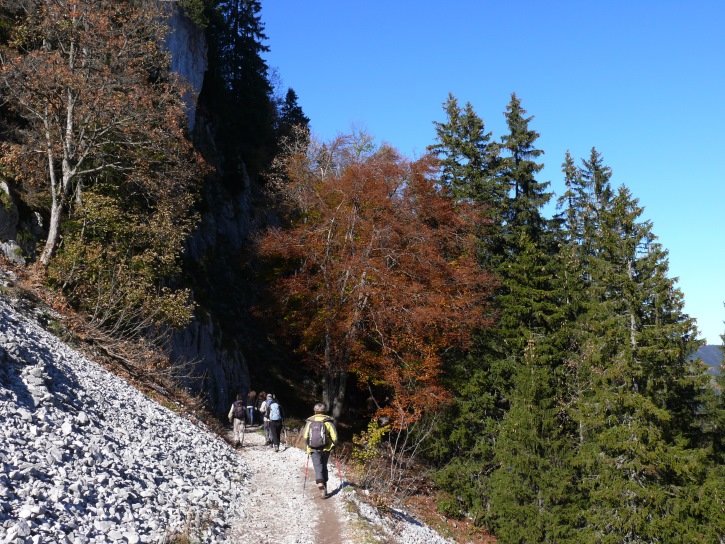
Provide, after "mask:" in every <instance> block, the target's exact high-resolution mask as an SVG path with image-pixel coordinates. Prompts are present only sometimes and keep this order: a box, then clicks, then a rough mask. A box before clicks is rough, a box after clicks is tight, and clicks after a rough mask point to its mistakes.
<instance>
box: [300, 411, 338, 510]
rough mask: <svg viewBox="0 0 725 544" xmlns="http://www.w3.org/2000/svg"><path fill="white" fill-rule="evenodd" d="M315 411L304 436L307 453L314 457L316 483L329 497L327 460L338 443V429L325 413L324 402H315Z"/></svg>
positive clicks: (325, 495) (307, 424)
mask: <svg viewBox="0 0 725 544" xmlns="http://www.w3.org/2000/svg"><path fill="white" fill-rule="evenodd" d="M314 411H315V415H313V416H312V417H308V418H307V421H306V423H305V431H304V435H303V436H304V439H305V444H307V455H309V456H310V458H311V459H312V466H313V467H314V469H315V483H316V484H317V488H318V489H319V490H320V496H321V497H322V498H323V499H324V498H325V497H327V461H328V460H329V459H330V452H331V451H332V448H334V447H335V444H336V443H337V429H335V423H334V421H333V419H332V418H331V417H329V416H327V415H325V412H326V411H327V408H326V407H325V405H324V404H322V403H317V404H315V407H314Z"/></svg>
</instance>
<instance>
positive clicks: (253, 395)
mask: <svg viewBox="0 0 725 544" xmlns="http://www.w3.org/2000/svg"><path fill="white" fill-rule="evenodd" d="M256 402H257V392H256V391H255V390H254V389H252V390H251V391H250V392H249V393H247V416H248V421H249V424H250V425H254V404H255V403H256Z"/></svg>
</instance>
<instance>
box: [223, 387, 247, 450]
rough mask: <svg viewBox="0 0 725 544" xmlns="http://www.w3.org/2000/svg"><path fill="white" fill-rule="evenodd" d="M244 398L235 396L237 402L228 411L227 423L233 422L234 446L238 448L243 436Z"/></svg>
mask: <svg viewBox="0 0 725 544" xmlns="http://www.w3.org/2000/svg"><path fill="white" fill-rule="evenodd" d="M244 413H245V406H244V396H243V395H237V400H235V401H234V402H233V403H232V407H231V408H230V409H229V415H228V416H227V417H228V418H229V422H230V423H231V422H232V421H234V445H235V446H238V445H239V443H240V441H241V439H242V435H243V434H244Z"/></svg>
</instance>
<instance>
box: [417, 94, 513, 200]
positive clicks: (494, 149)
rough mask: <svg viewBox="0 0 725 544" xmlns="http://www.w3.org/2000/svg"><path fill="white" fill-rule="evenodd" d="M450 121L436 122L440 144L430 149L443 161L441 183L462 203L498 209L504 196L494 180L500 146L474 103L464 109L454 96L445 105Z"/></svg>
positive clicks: (450, 95)
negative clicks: (478, 204) (472, 202)
mask: <svg viewBox="0 0 725 544" xmlns="http://www.w3.org/2000/svg"><path fill="white" fill-rule="evenodd" d="M443 106H444V109H445V111H446V117H447V119H446V121H445V122H443V123H439V122H434V123H433V124H434V125H435V129H436V140H437V143H435V144H433V145H430V146H428V149H429V151H432V152H433V153H435V154H436V155H437V156H438V158H439V159H440V160H441V172H440V179H441V182H442V183H443V184H445V185H446V186H448V187H450V188H451V190H452V191H453V195H454V197H456V198H459V199H471V200H474V201H476V202H479V203H482V204H485V205H487V206H489V207H496V206H498V204H499V202H501V201H502V199H503V193H502V191H501V189H500V187H499V186H498V183H497V180H496V179H495V177H494V173H495V170H496V164H497V160H498V146H497V145H496V144H495V143H493V142H491V132H486V129H485V124H484V122H483V119H481V118H480V117H479V116H478V115H477V114H476V112H475V110H474V109H473V106H472V105H471V103H470V102H467V103H466V105H465V107H464V108H461V107H460V106H459V105H458V100H457V99H456V98H455V97H454V96H453V95H452V94H449V95H448V99H447V100H446V102H445V103H444V105H443Z"/></svg>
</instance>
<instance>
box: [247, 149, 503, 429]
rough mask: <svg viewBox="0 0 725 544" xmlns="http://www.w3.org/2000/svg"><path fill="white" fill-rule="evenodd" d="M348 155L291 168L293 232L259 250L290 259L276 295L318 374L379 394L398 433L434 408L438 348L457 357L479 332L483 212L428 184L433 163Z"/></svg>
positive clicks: (485, 280) (390, 153)
mask: <svg viewBox="0 0 725 544" xmlns="http://www.w3.org/2000/svg"><path fill="white" fill-rule="evenodd" d="M331 149H332V150H335V152H334V153H332V152H330V150H331ZM354 150H355V142H352V143H348V144H342V145H341V144H340V142H339V141H338V142H333V143H332V144H330V145H328V146H325V147H322V148H318V149H317V151H318V153H317V154H307V155H305V156H296V157H292V158H291V159H290V161H289V163H288V166H289V168H288V175H289V176H290V179H289V182H288V183H287V184H286V185H285V186H284V187H283V190H284V192H285V197H286V200H287V201H288V202H294V203H295V204H296V205H295V206H294V207H293V209H292V214H291V216H290V217H291V225H290V227H289V228H287V229H277V230H273V231H271V232H269V233H268V234H267V235H266V236H265V237H264V238H263V239H262V240H261V243H260V248H261V251H262V252H263V253H264V254H266V255H267V256H270V257H277V258H282V257H286V258H287V259H289V260H288V261H286V262H287V263H288V266H289V268H287V269H286V271H285V274H283V275H281V276H280V277H279V279H278V280H277V283H276V288H277V293H278V294H279V295H280V296H281V297H284V298H285V299H286V301H287V306H286V309H287V311H288V312H289V313H288V317H289V321H290V322H291V323H292V324H293V326H294V328H295V329H296V330H297V331H298V332H299V333H300V335H301V337H302V340H303V347H304V349H306V350H307V353H308V354H309V355H310V356H311V358H312V359H313V360H315V361H316V364H317V366H318V368H320V369H322V370H323V372H330V371H333V370H337V369H344V370H349V371H352V372H354V373H356V374H357V375H358V378H359V379H360V380H361V381H362V382H363V383H365V382H372V383H375V384H377V385H383V386H385V387H387V388H388V389H389V390H390V392H391V393H392V395H391V398H392V401H391V403H390V404H389V405H388V406H385V407H384V408H383V409H382V412H383V413H385V414H386V415H389V416H390V417H391V419H392V421H393V423H394V425H396V426H398V427H405V426H406V425H407V424H409V423H411V422H413V421H415V420H416V419H418V417H419V416H420V414H421V413H422V412H423V411H425V410H427V409H428V408H430V407H431V406H432V405H435V404H439V403H440V402H442V401H443V398H444V391H443V390H442V388H441V387H440V385H439V375H440V355H441V353H442V351H443V350H444V349H446V348H447V347H450V346H456V347H459V348H460V347H463V348H465V346H466V345H467V342H468V339H469V333H470V331H471V329H472V328H473V327H477V326H480V325H483V324H484V317H483V316H484V306H485V297H486V296H487V293H488V290H489V285H490V277H489V276H488V274H486V273H485V272H484V271H482V270H480V269H479V267H478V266H477V264H476V237H475V232H476V229H477V228H479V227H480V225H479V223H478V222H479V221H480V217H481V214H480V210H477V209H476V208H475V207H473V206H472V205H470V204H467V203H455V202H454V201H453V200H452V199H451V198H449V196H448V195H447V194H445V192H444V191H443V190H442V189H441V188H440V187H438V186H437V185H436V184H435V182H434V179H433V172H434V171H435V164H434V159H433V158H431V157H428V156H426V157H423V158H421V159H420V160H418V161H415V162H409V161H407V160H405V159H403V158H402V157H400V156H399V155H398V153H397V152H396V151H394V150H393V149H391V148H389V147H383V148H382V149H380V150H378V151H376V152H375V153H372V154H367V155H366V154H364V153H363V154H357V155H356V154H355V153H354ZM321 155H322V158H323V159H324V161H323V160H320V156H321ZM290 264H291V266H290ZM330 339H331V340H332V342H331V343H332V345H330ZM325 347H327V349H325Z"/></svg>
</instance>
